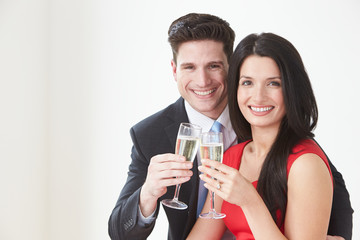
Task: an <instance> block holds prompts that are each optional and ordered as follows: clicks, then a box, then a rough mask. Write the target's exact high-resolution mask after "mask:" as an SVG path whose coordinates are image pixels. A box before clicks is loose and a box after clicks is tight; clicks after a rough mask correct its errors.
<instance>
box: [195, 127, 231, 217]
mask: <svg viewBox="0 0 360 240" xmlns="http://www.w3.org/2000/svg"><path fill="white" fill-rule="evenodd" d="M223 149H224V147H223V135H222V133H221V132H206V133H202V134H201V137H200V154H201V159H210V160H215V161H217V162H220V163H222V159H223V152H224V150H223ZM210 194H211V209H210V211H209V212H208V213H202V214H200V215H199V217H200V218H209V219H221V218H224V217H226V215H225V214H224V213H217V212H216V211H215V193H214V192H212V191H210Z"/></svg>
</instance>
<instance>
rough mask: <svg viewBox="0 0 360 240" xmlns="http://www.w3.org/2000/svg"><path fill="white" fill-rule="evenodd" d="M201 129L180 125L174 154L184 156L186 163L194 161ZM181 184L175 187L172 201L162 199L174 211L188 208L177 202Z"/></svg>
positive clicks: (192, 125) (188, 124)
mask: <svg viewBox="0 0 360 240" xmlns="http://www.w3.org/2000/svg"><path fill="white" fill-rule="evenodd" d="M200 134H201V127H199V126H197V125H195V124H191V123H181V124H180V127H179V131H178V135H177V139H176V147H175V154H179V155H182V156H185V158H186V161H191V162H192V161H194V158H195V156H196V153H197V150H198V147H199V138H200ZM180 187H181V184H178V185H176V188H175V194H174V198H173V199H164V200H162V201H161V203H162V204H163V205H165V206H167V207H170V208H175V209H180V210H183V209H186V208H187V207H188V206H187V205H186V204H185V203H183V202H181V201H179V192H180Z"/></svg>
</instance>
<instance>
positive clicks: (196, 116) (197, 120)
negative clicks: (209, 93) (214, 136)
mask: <svg viewBox="0 0 360 240" xmlns="http://www.w3.org/2000/svg"><path fill="white" fill-rule="evenodd" d="M185 110H186V112H187V115H188V118H189V121H190V123H193V124H197V125H199V126H200V127H201V128H202V129H203V132H207V131H210V128H211V126H212V125H213V124H214V121H215V120H214V119H211V118H209V117H207V116H205V115H204V114H202V113H199V112H198V111H196V110H195V109H194V108H193V107H191V105H190V104H189V103H188V102H187V101H186V100H185ZM216 121H218V122H220V123H221V125H223V127H224V128H225V129H228V130H232V125H231V121H230V117H229V107H228V105H226V107H225V109H224V111H223V112H222V113H221V114H220V116H219V117H218V119H216Z"/></svg>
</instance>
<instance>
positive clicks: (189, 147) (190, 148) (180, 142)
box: [175, 136, 200, 162]
mask: <svg viewBox="0 0 360 240" xmlns="http://www.w3.org/2000/svg"><path fill="white" fill-rule="evenodd" d="M199 141H200V140H199V138H194V137H184V136H179V137H178V138H177V140H176V148H175V153H176V154H179V155H182V156H184V157H185V158H186V161H190V162H192V161H194V158H195V155H196V152H197V150H198V147H199Z"/></svg>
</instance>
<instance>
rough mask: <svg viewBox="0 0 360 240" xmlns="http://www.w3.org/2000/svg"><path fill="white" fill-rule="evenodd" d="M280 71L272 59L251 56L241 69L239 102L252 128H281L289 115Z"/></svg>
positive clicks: (238, 92)
mask: <svg viewBox="0 0 360 240" xmlns="http://www.w3.org/2000/svg"><path fill="white" fill-rule="evenodd" d="M281 84H282V81H281V74H280V70H279V68H278V66H277V64H276V63H275V61H274V60H273V59H272V58H270V57H260V56H257V55H251V56H249V57H247V58H246V59H245V61H244V62H243V64H242V66H241V67H240V79H239V87H238V91H237V100H238V104H239V108H240V111H241V112H242V114H243V115H244V117H245V119H246V120H247V121H248V122H249V123H250V124H251V126H252V127H275V128H279V126H280V123H281V121H282V119H283V117H284V116H285V114H286V111H285V105H284V98H283V94H282V86H281Z"/></svg>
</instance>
